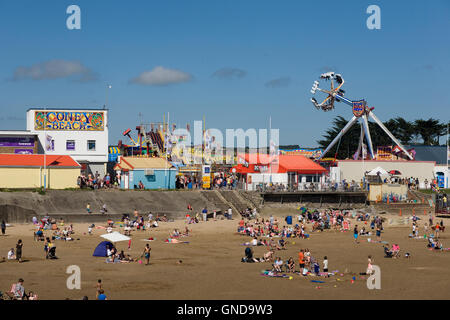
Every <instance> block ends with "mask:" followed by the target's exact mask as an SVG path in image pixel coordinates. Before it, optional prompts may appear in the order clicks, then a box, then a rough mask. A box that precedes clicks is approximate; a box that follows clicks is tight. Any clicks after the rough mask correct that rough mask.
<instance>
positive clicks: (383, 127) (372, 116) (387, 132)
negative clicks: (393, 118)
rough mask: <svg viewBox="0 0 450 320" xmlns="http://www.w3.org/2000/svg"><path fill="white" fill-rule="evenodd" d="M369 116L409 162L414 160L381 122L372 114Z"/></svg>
mask: <svg viewBox="0 0 450 320" xmlns="http://www.w3.org/2000/svg"><path fill="white" fill-rule="evenodd" d="M369 116H370V117H371V118H372V119H373V120H374V121H375V122H376V123H377V124H378V125H379V126H380V127H381V129H383V131H384V132H386V134H387V135H388V136H389V138H391V139H392V140H393V141H394V142H395V143H396V144H397V145H398V146H399V147H400V149H402V151H403V152H404V153H405V154H406V155H407V156H408V158H409V159H410V160H414V159H413V157H412V155H411V154H410V153H409V152H408V151H406V149H405V148H404V147H403V146H402V144H401V143H400V141H398V140H397V138H395V137H394V135H393V134H392V133H391V132H390V131H389V130H388V129H387V128H386V127H385V126H384V124H383V122H381V121H380V120H379V119H378V118H377V117H376V116H375V115H374V114H373V112H370V113H369Z"/></svg>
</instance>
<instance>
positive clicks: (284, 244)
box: [278, 238, 286, 250]
mask: <svg viewBox="0 0 450 320" xmlns="http://www.w3.org/2000/svg"><path fill="white" fill-rule="evenodd" d="M278 244H279V245H280V250H286V241H284V239H283V238H281V239H280V240H278Z"/></svg>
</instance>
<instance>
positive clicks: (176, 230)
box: [169, 229, 180, 238]
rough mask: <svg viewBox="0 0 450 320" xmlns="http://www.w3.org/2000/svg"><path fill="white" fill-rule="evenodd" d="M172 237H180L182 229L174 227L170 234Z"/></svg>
mask: <svg viewBox="0 0 450 320" xmlns="http://www.w3.org/2000/svg"><path fill="white" fill-rule="evenodd" d="M169 237H170V238H179V237H180V231H178V229H174V230H173V232H172V233H171V234H170V235H169Z"/></svg>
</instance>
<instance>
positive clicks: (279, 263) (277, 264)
mask: <svg viewBox="0 0 450 320" xmlns="http://www.w3.org/2000/svg"><path fill="white" fill-rule="evenodd" d="M282 266H283V260H281V258H280V257H278V258H276V259H275V261H274V262H273V264H272V271H274V272H283V270H282Z"/></svg>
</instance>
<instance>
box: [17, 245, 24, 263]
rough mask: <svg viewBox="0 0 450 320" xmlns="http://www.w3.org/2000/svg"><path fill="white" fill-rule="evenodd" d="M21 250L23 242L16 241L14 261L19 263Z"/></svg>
mask: <svg viewBox="0 0 450 320" xmlns="http://www.w3.org/2000/svg"><path fill="white" fill-rule="evenodd" d="M22 248H23V242H22V240H21V239H19V241H17V244H16V260H17V261H19V263H21V262H22Z"/></svg>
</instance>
